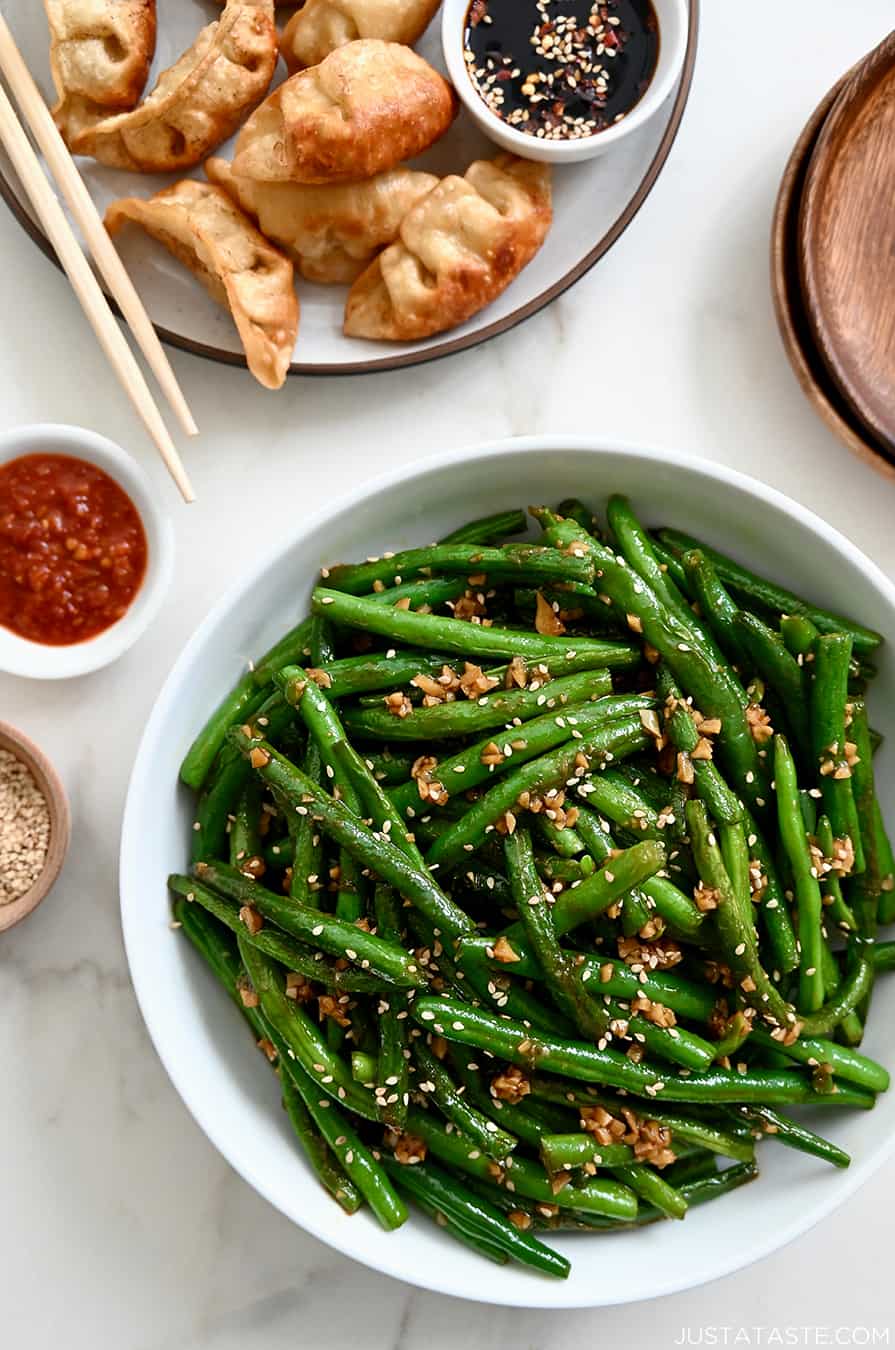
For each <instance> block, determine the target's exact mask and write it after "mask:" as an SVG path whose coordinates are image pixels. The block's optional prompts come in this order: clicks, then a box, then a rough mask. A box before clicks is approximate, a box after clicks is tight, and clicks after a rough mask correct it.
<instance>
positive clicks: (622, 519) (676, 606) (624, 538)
mask: <svg viewBox="0 0 895 1350" xmlns="http://www.w3.org/2000/svg"><path fill="white" fill-rule="evenodd" d="M606 519H607V520H608V522H609V528H610V529H611V530H612V532H613V534H614V535H615V541H616V543H617V545H618V549H619V552H620V553H621V554H622V556H623V557H624V559H625V562H626V563H627V564H628V566H629V567H631V568H633V570H634V571H635V572H636V573H637V575H638V576H639V577H640V578H641V580H643V581H645V582H646V583H647V585H649V586H650V587H652V590H653V591H654V593H655V594H656V596H657V597H658V599H659V600H660V601H661V602H662V604H663V605H664V606H665V607H666V609H668V610H669V611H670V612H671V613H672V614H674V616H675V618H677V619H679V620H680V622H681V623H682V624H683V625H684V626H685V627H686V628H689V629H691V631H692V632H693V634H694V636H695V637H696V638H697V640H698V641H700V642H702V643H707V644H710V645H711V646H712V647H713V648H714V653H715V656H716V657H718V656H719V653H718V651H717V648H715V647H714V643H712V641H711V639H710V638H708V635H707V634H706V633H705V631H704V630H703V628H702V626H701V625H700V624H699V622H698V620H697V619H696V617H695V615H694V613H693V611H692V609H691V608H690V606H689V605H688V604H687V602H686V600H685V599H684V597H683V596H682V595H681V593H680V591H679V590H678V588H677V586H676V585H675V583H674V580H673V578H672V577H670V576H669V575H668V572H667V571H663V570H662V567H661V564H660V562H659V559H658V558H657V557H656V553H655V549H654V547H653V541H652V540H651V539H650V537H649V535H648V534H647V532H646V530H645V529H644V528H643V526H642V525H641V523H640V521H639V520H638V519H637V516H636V515H635V513H634V509H633V507H632V506H631V503H630V501H629V500H628V498H627V497H623V496H621V495H619V494H615V495H614V496H612V497H610V498H609V501H608V503H607V505H606Z"/></svg>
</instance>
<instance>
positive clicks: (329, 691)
mask: <svg viewBox="0 0 895 1350" xmlns="http://www.w3.org/2000/svg"><path fill="white" fill-rule="evenodd" d="M443 665H444V657H443V656H437V655H436V656H432V655H428V656H427V655H423V654H422V653H419V654H417V653H415V652H410V653H404V652H402V653H401V654H400V655H399V654H398V653H397V652H395V653H394V655H393V656H390V657H389V656H386V655H384V654H382V653H380V654H379V655H376V656H346V657H343V658H342V659H341V660H339V661H330V662H329V663H328V664H326V665H324V666H320V667H319V668H308V669H305V667H304V666H297V665H292V666H284V667H283V669H282V670H280V671H277V673H276V675H275V676H274V683H275V684H276V685H277V687H278V688H279V689H281V690H282V691H283V694H284V696H285V698H286V700H287V702H289V703H291V704H292V706H293V707H297V706H298V703H299V701H300V699H301V696H302V694H303V693H304V689H305V685H306V684H307V682H308V680H309V679H312V680H313V681H314V682H315V684H317V685H318V686H319V687H320V688H321V689H322V690H323V691H324V692H325V694H326V697H327V698H329V699H334V700H338V699H341V698H348V697H349V696H350V695H352V694H364V693H368V692H370V691H374V692H375V691H376V690H382V689H398V688H400V686H401V685H403V684H409V683H410V681H411V680H412V679H414V678H415V677H416V676H417V675H435V674H437V673H438V672H439V671H440V670H441V668H442V666H443Z"/></svg>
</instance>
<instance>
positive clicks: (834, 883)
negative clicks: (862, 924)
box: [817, 816, 857, 933]
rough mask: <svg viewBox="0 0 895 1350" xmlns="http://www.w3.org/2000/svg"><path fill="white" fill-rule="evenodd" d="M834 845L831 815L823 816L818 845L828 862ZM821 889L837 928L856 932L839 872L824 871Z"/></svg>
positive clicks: (825, 903) (818, 826)
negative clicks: (843, 892)
mask: <svg viewBox="0 0 895 1350" xmlns="http://www.w3.org/2000/svg"><path fill="white" fill-rule="evenodd" d="M834 845H835V841H834V838H833V827H832V825H831V824H830V818H829V816H821V817H820V818H819V819H818V822H817V846H818V848H819V849H820V851H821V852H822V853H823V855H824V858H825V859H826V861H827V862H831V861H832V859H833V849H834ZM820 889H821V894H822V896H823V903H824V910H825V912H826V915H827V916H828V917H829V918H830V919H831V920H832V921H833V923H835V925H836V927H837V928H840V929H842V930H843V931H844V932H846V933H853V932H855V930H856V929H857V923H856V921H855V916H854V914H853V912H852V910H851V909H850V907H849V906H848V905H847V904H846V903H845V898H844V897H843V894H842V886H841V884H840V880H839V873H838V872H836V871H834V870H833V869H832V868H830V870H829V871H827V872H824V873H823V874H822V875H821V878H820Z"/></svg>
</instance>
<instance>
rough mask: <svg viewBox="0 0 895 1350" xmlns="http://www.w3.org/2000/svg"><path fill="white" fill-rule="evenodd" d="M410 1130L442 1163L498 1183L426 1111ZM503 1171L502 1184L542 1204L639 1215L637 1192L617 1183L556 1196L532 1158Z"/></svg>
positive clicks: (455, 1133) (477, 1156)
mask: <svg viewBox="0 0 895 1350" xmlns="http://www.w3.org/2000/svg"><path fill="white" fill-rule="evenodd" d="M408 1128H409V1130H410V1131H411V1133H412V1134H414V1135H416V1136H418V1137H419V1138H421V1139H423V1140H424V1141H425V1144H426V1146H427V1148H428V1149H429V1151H430V1152H431V1153H434V1154H435V1157H436V1158H439V1159H440V1160H441V1161H442V1162H446V1163H448V1164H449V1165H450V1166H452V1167H456V1168H457V1169H458V1171H461V1172H467V1173H468V1174H469V1175H470V1176H473V1177H476V1178H477V1179H478V1180H479V1181H485V1182H493V1181H494V1180H495V1178H494V1173H493V1171H492V1167H493V1164H492V1163H491V1162H490V1161H489V1159H488V1158H487V1157H486V1156H485V1154H483V1153H482V1152H481V1150H480V1149H477V1148H476V1147H475V1145H474V1144H473V1141H472V1140H471V1139H469V1138H468V1137H467V1136H465V1135H464V1134H463V1133H462V1132H461V1131H460V1130H458V1129H456V1128H455V1129H453V1130H452V1131H451V1132H450V1133H448V1131H447V1130H446V1129H445V1127H444V1126H443V1125H441V1124H440V1122H438V1121H436V1120H435V1119H434V1118H433V1117H432V1116H431V1115H429V1114H428V1113H427V1112H424V1111H411V1112H410V1115H409V1118H408ZM502 1170H503V1173H504V1175H503V1177H502V1178H501V1184H505V1182H506V1181H507V1180H509V1181H511V1182H512V1187H513V1193H514V1194H516V1195H520V1196H525V1197H527V1198H528V1199H530V1200H535V1201H537V1202H538V1203H540V1204H547V1205H558V1206H559V1207H560V1209H574V1210H583V1211H585V1212H590V1213H593V1214H606V1215H609V1216H611V1217H613V1218H621V1219H633V1218H634V1216H635V1215H636V1213H637V1198H636V1196H635V1195H634V1193H633V1191H631V1190H629V1188H628V1187H627V1186H622V1185H620V1184H619V1183H618V1182H616V1181H609V1180H604V1179H603V1178H601V1177H599V1178H594V1179H593V1180H591V1181H588V1182H586V1183H585V1184H583V1185H580V1186H564V1187H563V1188H562V1189H561V1190H560V1191H558V1192H556V1193H554V1191H553V1187H552V1186H551V1183H550V1180H549V1178H548V1177H547V1175H546V1173H545V1172H544V1170H543V1168H541V1167H539V1166H538V1165H537V1163H533V1162H530V1161H529V1159H528V1158H521V1157H515V1156H513V1157H509V1158H507V1159H506V1162H505V1164H504V1168H503V1169H502Z"/></svg>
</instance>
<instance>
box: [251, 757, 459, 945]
mask: <svg viewBox="0 0 895 1350" xmlns="http://www.w3.org/2000/svg"><path fill="white" fill-rule="evenodd" d="M235 739H236V744H238V745H239V747H240V749H241V750H242V752H243V754H245V755H246V756H247V757H252V758H253V759H254V761H255V763H256V765H257V767H256V772H257V773H259V774H260V775H261V777H262V778H263V779H264V780H265V781H266V782H268V783H270V785H271V787H273V788H276V789H277V790H278V791H279V792H280V793H281V794H282V795H283V797H285V799H286V800H287V801H288V802H289V805H290V806H291V807H293V808H294V809H295V810H296V811H297V813H298V814H299V815H310V816H311V817H312V818H313V819H314V820H317V821H319V822H320V825H321V828H322V829H323V831H324V833H325V834H328V835H329V837H330V838H331V839H334V840H335V841H336V843H337V844H339V845H340V846H341V847H343V848H345V849H347V850H348V852H349V853H351V855H352V856H353V857H355V858H357V859H358V860H359V861H360V862H361V863H362V864H363V865H364V866H367V867H370V868H371V869H372V870H373V871H374V872H375V873H376V874H377V875H378V876H379V877H380V878H381V880H382V881H386V882H388V883H389V885H390V886H394V888H395V890H396V891H397V892H398V894H399V895H403V896H406V897H407V898H408V899H409V900H412V901H413V903H414V904H416V905H418V906H419V907H420V909H422V910H423V912H424V913H425V914H427V915H428V917H429V918H431V919H432V921H433V922H434V923H436V924H437V925H438V926H439V927H440V928H441V930H442V932H443V933H445V934H446V936H448V937H459V936H460V935H461V934H462V933H465V932H468V931H469V929H470V928H471V927H472V923H471V921H470V920H469V919H468V918H467V916H466V915H465V914H464V913H463V911H462V910H461V909H460V908H459V907H458V906H457V905H455V904H454V902H453V901H452V900H451V899H449V897H448V896H446V895H445V893H444V892H443V891H442V890H441V888H440V887H439V886H438V884H437V883H436V881H435V880H434V878H433V877H432V876H431V875H430V873H429V872H428V871H426V870H424V869H418V868H417V867H415V866H414V865H413V864H412V863H411V862H410V860H409V859H408V857H407V856H406V854H405V853H403V852H402V851H401V849H399V848H398V847H397V845H395V844H391V843H389V841H388V839H387V838H385V837H384V836H382V835H378V834H375V833H374V832H373V831H372V830H368V829H367V828H366V826H365V825H363V824H362V822H361V821H360V820H358V818H357V817H356V816H354V815H353V814H352V813H351V811H349V810H348V808H347V807H346V806H344V805H343V803H342V802H339V801H336V800H335V799H334V798H332V797H328V796H327V795H326V793H324V792H321V790H320V788H318V786H317V784H316V783H313V782H312V781H311V780H310V779H309V778H308V777H307V776H306V775H305V774H303V773H302V772H301V770H300V769H297V768H296V766H295V765H294V764H292V763H291V762H290V761H289V760H288V759H286V758H285V757H284V756H283V755H280V754H278V752H277V751H276V750H275V749H274V748H273V746H272V745H269V744H267V742H265V741H261V740H257V739H255V738H253V737H249V736H247V735H245V733H244V732H242V731H240V732H238V733H236V737H235Z"/></svg>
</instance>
